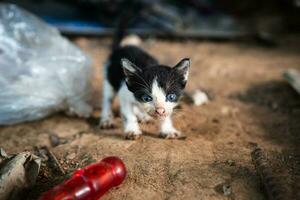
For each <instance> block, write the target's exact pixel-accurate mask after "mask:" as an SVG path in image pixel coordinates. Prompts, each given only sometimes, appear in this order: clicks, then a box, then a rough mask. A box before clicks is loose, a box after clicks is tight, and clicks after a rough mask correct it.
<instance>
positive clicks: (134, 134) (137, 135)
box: [125, 131, 142, 140]
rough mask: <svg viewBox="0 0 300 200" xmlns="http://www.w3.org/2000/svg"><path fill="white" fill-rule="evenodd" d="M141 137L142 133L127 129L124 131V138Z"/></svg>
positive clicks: (136, 138) (134, 138) (135, 138)
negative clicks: (127, 130)
mask: <svg viewBox="0 0 300 200" xmlns="http://www.w3.org/2000/svg"><path fill="white" fill-rule="evenodd" d="M141 137H142V133H139V132H134V131H129V132H126V133H125V139H126V140H138V139H140V138H141Z"/></svg>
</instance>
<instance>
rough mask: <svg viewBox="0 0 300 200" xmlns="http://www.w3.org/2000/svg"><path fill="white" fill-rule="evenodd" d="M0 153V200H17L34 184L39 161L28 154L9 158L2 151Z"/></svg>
mask: <svg viewBox="0 0 300 200" xmlns="http://www.w3.org/2000/svg"><path fill="white" fill-rule="evenodd" d="M0 152H1V155H0V157H1V160H0V199H9V200H18V199H20V195H21V193H22V192H24V190H26V189H28V188H30V187H32V186H33V185H34V184H35V181H36V178H37V176H38V173H39V169H40V165H41V159H40V158H39V157H37V156H35V155H33V154H32V153H30V152H22V153H19V154H16V155H11V156H7V155H6V153H5V152H4V150H3V149H1V150H0Z"/></svg>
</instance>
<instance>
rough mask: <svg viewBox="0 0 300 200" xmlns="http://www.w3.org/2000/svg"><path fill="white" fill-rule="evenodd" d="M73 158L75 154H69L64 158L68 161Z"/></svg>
mask: <svg viewBox="0 0 300 200" xmlns="http://www.w3.org/2000/svg"><path fill="white" fill-rule="evenodd" d="M75 157H76V153H71V154H69V155H67V157H66V158H67V159H68V160H73V159H74V158H75Z"/></svg>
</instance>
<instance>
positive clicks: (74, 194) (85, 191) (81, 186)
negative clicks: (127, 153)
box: [39, 157, 126, 200]
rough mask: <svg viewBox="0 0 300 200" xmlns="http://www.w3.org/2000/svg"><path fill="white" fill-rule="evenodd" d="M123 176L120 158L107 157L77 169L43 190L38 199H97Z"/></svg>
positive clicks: (124, 171) (124, 170)
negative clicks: (67, 178) (61, 180)
mask: <svg viewBox="0 0 300 200" xmlns="http://www.w3.org/2000/svg"><path fill="white" fill-rule="evenodd" d="M125 176H126V168H125V165H124V163H123V162H122V160H121V159H119V158H117V157H107V158H104V159H103V160H101V161H100V162H99V163H96V164H93V165H90V166H87V167H86V168H84V169H80V170H77V171H76V172H75V173H74V174H73V176H72V177H71V178H70V179H69V180H67V181H65V182H64V183H62V184H60V185H58V186H56V187H54V188H53V189H51V190H49V191H47V192H45V193H44V194H42V196H41V197H40V198H39V200H98V199H99V198H100V197H101V196H102V195H103V194H104V193H105V192H107V191H108V190H109V189H110V188H112V187H115V186H118V185H120V184H121V183H122V182H123V180H124V178H125Z"/></svg>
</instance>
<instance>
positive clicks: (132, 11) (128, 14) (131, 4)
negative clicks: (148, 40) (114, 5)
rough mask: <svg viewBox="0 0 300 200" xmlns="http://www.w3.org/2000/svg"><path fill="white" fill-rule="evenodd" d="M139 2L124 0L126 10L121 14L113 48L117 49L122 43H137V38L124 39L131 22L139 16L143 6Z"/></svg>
mask: <svg viewBox="0 0 300 200" xmlns="http://www.w3.org/2000/svg"><path fill="white" fill-rule="evenodd" d="M137 2H138V1H137V0H128V1H124V4H123V6H122V7H123V10H124V11H123V14H122V15H121V19H120V21H119V23H118V25H117V28H116V32H115V34H114V38H113V43H112V50H115V49H117V48H118V47H120V46H121V45H124V44H128V43H135V42H136V41H137V40H136V39H133V40H132V39H129V42H126V40H124V42H123V39H124V37H125V36H126V30H127V28H128V26H129V24H130V22H131V21H132V20H133V19H134V18H135V17H136V16H137V14H138V13H139V10H140V8H141V6H140V4H138V3H137ZM126 39H127V38H126ZM131 41H134V42H131Z"/></svg>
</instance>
